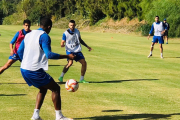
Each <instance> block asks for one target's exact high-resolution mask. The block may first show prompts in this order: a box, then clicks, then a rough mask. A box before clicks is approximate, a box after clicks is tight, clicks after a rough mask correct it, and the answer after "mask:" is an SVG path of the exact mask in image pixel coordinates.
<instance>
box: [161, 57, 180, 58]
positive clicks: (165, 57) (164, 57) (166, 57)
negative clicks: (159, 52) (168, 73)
mask: <svg viewBox="0 0 180 120" xmlns="http://www.w3.org/2000/svg"><path fill="white" fill-rule="evenodd" d="M164 58H180V57H164Z"/></svg>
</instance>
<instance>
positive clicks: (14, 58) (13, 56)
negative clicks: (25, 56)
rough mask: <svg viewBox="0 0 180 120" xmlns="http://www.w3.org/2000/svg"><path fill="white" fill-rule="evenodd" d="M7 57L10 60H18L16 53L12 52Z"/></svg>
mask: <svg viewBox="0 0 180 120" xmlns="http://www.w3.org/2000/svg"><path fill="white" fill-rule="evenodd" d="M9 59H11V60H20V58H19V56H18V54H13V55H12V56H9Z"/></svg>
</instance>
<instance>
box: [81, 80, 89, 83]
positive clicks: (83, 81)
mask: <svg viewBox="0 0 180 120" xmlns="http://www.w3.org/2000/svg"><path fill="white" fill-rule="evenodd" d="M79 83H89V82H86V81H85V80H80V81H79Z"/></svg>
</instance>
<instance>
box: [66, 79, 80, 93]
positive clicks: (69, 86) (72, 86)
mask: <svg viewBox="0 0 180 120" xmlns="http://www.w3.org/2000/svg"><path fill="white" fill-rule="evenodd" d="M65 88H66V90H67V91H69V92H75V91H77V90H78V88H79V84H78V82H77V81H76V80H74V79H69V80H68V81H67V82H66V84H65Z"/></svg>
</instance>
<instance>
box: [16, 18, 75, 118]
mask: <svg viewBox="0 0 180 120" xmlns="http://www.w3.org/2000/svg"><path fill="white" fill-rule="evenodd" d="M51 27H52V21H51V19H49V18H42V19H41V21H40V28H39V29H38V30H32V31H31V32H30V33H29V34H27V35H26V36H25V38H24V40H23V41H22V43H21V45H20V47H19V50H18V55H19V57H20V59H22V62H21V74H22V76H23V78H24V79H25V81H26V82H27V84H28V85H29V86H32V85H33V86H34V87H36V88H38V89H39V93H38V94H37V98H36V106H35V109H34V114H33V116H32V118H31V120H42V119H41V117H40V116H39V111H40V108H41V106H42V104H43V101H44V98H45V95H46V93H47V90H48V89H49V90H51V91H52V101H53V103H54V107H55V113H56V120H72V119H70V118H66V117H64V116H63V115H62V112H61V96H60V86H59V85H58V84H57V83H56V82H55V81H54V79H53V78H52V77H51V76H50V75H49V74H47V73H46V72H45V70H48V59H62V58H68V59H71V60H72V59H74V55H72V54H69V55H60V54H57V53H53V52H52V51H51V39H50V37H49V36H48V34H49V33H50V31H51Z"/></svg>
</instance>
